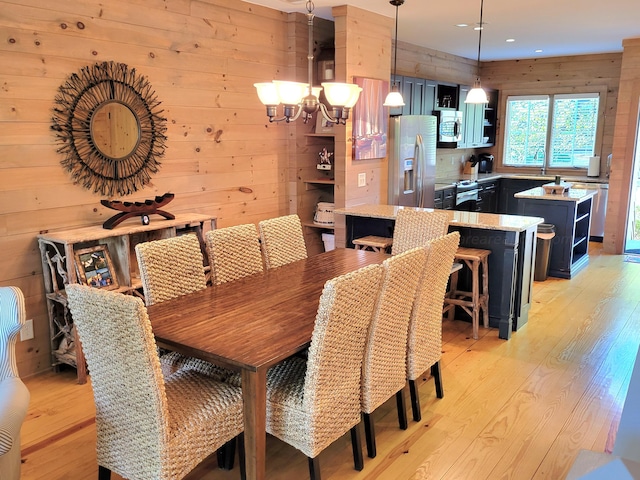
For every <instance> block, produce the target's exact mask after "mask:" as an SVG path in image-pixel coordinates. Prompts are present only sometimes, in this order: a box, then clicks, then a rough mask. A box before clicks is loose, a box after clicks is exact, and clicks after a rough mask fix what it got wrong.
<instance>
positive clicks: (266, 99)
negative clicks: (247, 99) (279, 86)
mask: <svg viewBox="0 0 640 480" xmlns="http://www.w3.org/2000/svg"><path fill="white" fill-rule="evenodd" d="M253 86H254V87H256V90H257V91H258V98H259V99H260V101H261V102H262V104H263V105H278V104H279V103H280V98H278V91H277V90H276V86H275V84H274V83H273V82H265V83H254V84H253Z"/></svg>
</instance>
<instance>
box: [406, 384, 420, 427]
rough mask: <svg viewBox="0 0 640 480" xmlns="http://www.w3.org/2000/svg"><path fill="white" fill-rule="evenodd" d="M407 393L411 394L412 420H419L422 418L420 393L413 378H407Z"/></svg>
mask: <svg viewBox="0 0 640 480" xmlns="http://www.w3.org/2000/svg"><path fill="white" fill-rule="evenodd" d="M409 393H410V394H411V410H412V411H413V420H414V421H416V422H419V421H420V420H422V412H421V411H420V394H419V392H418V385H417V384H416V381H415V380H409Z"/></svg>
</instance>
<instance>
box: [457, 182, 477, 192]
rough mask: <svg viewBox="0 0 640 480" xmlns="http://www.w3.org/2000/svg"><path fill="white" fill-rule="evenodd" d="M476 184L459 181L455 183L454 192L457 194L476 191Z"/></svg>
mask: <svg viewBox="0 0 640 480" xmlns="http://www.w3.org/2000/svg"><path fill="white" fill-rule="evenodd" d="M477 189H478V182H477V181H476V180H459V181H457V182H456V190H457V191H458V192H466V191H468V190H477Z"/></svg>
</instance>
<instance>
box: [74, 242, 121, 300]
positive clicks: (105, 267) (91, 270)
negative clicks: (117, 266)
mask: <svg viewBox="0 0 640 480" xmlns="http://www.w3.org/2000/svg"><path fill="white" fill-rule="evenodd" d="M75 258H76V270H77V272H78V279H79V281H80V282H81V283H83V284H85V285H88V286H90V287H95V288H104V289H105V290H115V289H117V288H119V285H118V277H117V276H116V274H115V270H114V269H113V262H112V261H111V256H110V255H109V249H108V248H107V246H106V245H98V246H97V247H90V248H83V249H81V250H76V252H75Z"/></svg>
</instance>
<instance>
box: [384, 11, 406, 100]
mask: <svg viewBox="0 0 640 480" xmlns="http://www.w3.org/2000/svg"><path fill="white" fill-rule="evenodd" d="M389 3H390V4H391V5H393V6H395V7H396V39H395V42H394V43H395V45H394V53H393V77H394V79H393V82H392V85H391V91H390V92H389V94H388V95H387V98H385V100H384V103H383V105H384V106H385V107H404V99H403V98H402V94H401V93H400V91H399V85H398V82H397V81H396V65H397V63H398V7H399V6H400V5H402V4H403V3H404V0H389Z"/></svg>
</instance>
